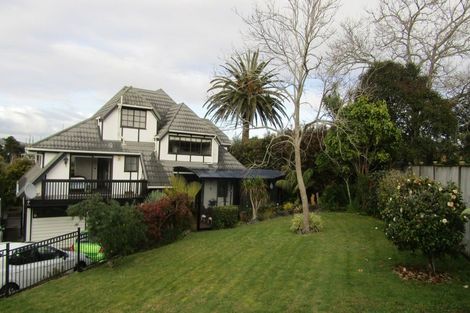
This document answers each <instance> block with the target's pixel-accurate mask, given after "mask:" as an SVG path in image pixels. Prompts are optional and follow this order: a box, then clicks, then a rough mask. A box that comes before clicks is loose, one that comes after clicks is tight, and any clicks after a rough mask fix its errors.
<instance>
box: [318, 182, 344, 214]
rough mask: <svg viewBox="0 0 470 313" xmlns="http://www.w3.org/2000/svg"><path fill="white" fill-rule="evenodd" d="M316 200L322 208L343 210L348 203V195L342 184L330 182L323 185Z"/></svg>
mask: <svg viewBox="0 0 470 313" xmlns="http://www.w3.org/2000/svg"><path fill="white" fill-rule="evenodd" d="M318 202H319V206H320V208H321V209H323V210H328V211H344V210H345V208H346V206H347V205H348V195H347V191H346V188H345V186H344V185H342V184H332V185H329V186H327V187H325V189H324V190H323V192H322V193H321V195H320V199H319V201H318Z"/></svg>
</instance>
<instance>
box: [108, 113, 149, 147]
mask: <svg viewBox="0 0 470 313" xmlns="http://www.w3.org/2000/svg"><path fill="white" fill-rule="evenodd" d="M156 134H157V118H156V117H155V114H154V113H153V112H152V111H151V110H147V119H146V128H145V129H140V130H138V129H136V128H128V127H122V137H123V139H124V140H125V141H139V142H154V137H155V135H156ZM103 139H104V140H121V121H120V119H119V110H118V109H117V108H115V109H114V110H113V111H112V112H111V113H110V114H109V115H108V116H107V117H106V118H105V119H104V121H103Z"/></svg>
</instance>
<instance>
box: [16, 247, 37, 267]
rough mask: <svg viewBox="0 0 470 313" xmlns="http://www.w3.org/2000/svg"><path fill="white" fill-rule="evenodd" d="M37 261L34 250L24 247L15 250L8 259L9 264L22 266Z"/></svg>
mask: <svg viewBox="0 0 470 313" xmlns="http://www.w3.org/2000/svg"><path fill="white" fill-rule="evenodd" d="M38 261H39V256H38V254H37V250H36V249H35V248H31V247H26V248H19V249H15V251H14V252H13V255H12V256H11V257H10V260H9V263H10V264H11V265H24V264H29V263H34V262H38Z"/></svg>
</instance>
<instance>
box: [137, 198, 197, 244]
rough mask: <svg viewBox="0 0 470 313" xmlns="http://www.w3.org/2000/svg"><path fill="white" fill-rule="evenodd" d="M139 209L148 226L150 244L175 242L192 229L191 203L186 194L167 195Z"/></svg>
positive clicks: (143, 204) (146, 203) (144, 204)
mask: <svg viewBox="0 0 470 313" xmlns="http://www.w3.org/2000/svg"><path fill="white" fill-rule="evenodd" d="M138 208H139V211H140V212H141V213H142V215H143V217H144V218H143V219H144V222H145V224H146V225H147V237H148V239H149V241H150V242H154V243H159V242H166V241H171V240H174V239H176V238H177V237H178V236H179V235H180V234H181V233H182V232H184V231H185V230H187V229H189V228H190V223H191V216H192V214H191V201H190V198H189V197H188V195H186V194H184V193H174V194H171V195H167V196H164V197H163V198H161V199H160V200H158V201H155V202H144V203H142V204H141V205H139V207H138Z"/></svg>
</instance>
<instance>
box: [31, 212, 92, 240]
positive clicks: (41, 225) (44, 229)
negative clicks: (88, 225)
mask: <svg viewBox="0 0 470 313" xmlns="http://www.w3.org/2000/svg"><path fill="white" fill-rule="evenodd" d="M31 222H32V224H31V237H30V238H29V237H27V238H28V240H29V241H40V240H44V239H48V238H51V237H55V236H60V235H63V234H67V233H71V232H73V231H76V230H77V228H78V227H80V229H81V230H84V229H85V221H84V220H79V218H78V217H70V216H63V217H41V218H33V219H32V220H31ZM28 226H29V225H28ZM28 232H29V229H28ZM27 235H28V234H27Z"/></svg>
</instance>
